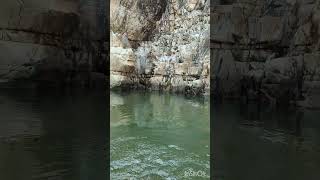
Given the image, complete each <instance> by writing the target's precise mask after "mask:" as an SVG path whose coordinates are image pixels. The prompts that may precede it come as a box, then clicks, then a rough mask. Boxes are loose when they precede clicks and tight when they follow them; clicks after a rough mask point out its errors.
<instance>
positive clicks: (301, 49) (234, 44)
mask: <svg viewBox="0 0 320 180" xmlns="http://www.w3.org/2000/svg"><path fill="white" fill-rule="evenodd" d="M319 3H320V1H319V0H310V1H309V0H308V1H303V0H267V1H265V0H258V1H254V2H253V1H248V0H238V1H234V0H230V1H215V3H214V4H213V5H212V11H211V18H212V21H211V22H212V23H211V24H210V26H211V27H210V28H211V30H212V31H211V33H212V34H211V48H212V51H211V52H212V55H211V57H212V58H211V59H212V61H213V62H212V64H213V65H214V67H213V70H212V76H211V78H212V80H213V81H212V82H214V83H213V84H212V87H213V89H212V91H213V93H214V95H215V97H231V98H239V97H241V96H246V97H247V98H249V99H252V98H253V99H260V100H261V99H262V100H265V99H267V101H269V102H270V101H274V102H276V103H291V102H296V101H300V100H304V99H310V97H316V96H317V95H315V94H314V93H316V94H320V93H319V92H320V91H318V90H317V88H319V86H317V84H318V81H319V67H320V66H319V58H320V57H319V47H320V46H319V44H320V41H319V37H320V36H319V32H320V31H319V24H320V9H319ZM311 94H312V95H311ZM310 102H311V101H310ZM313 102H314V101H313ZM301 104H305V103H301Z"/></svg>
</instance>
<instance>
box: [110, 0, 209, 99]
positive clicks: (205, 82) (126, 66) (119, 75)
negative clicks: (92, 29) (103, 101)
mask: <svg viewBox="0 0 320 180" xmlns="http://www.w3.org/2000/svg"><path fill="white" fill-rule="evenodd" d="M142 7H143V9H142ZM209 13H210V4H209V0H166V1H159V0H158V1H145V0H140V1H130V0H120V1H115V0H114V1H111V15H110V16H111V32H110V39H111V45H110V76H111V78H110V79H111V81H110V85H111V87H112V88H119V87H126V88H139V89H148V90H164V91H172V92H182V93H189V94H208V93H209V86H210V76H209V74H210V49H209V44H210V43H209V35H210V25H209V21H210V15H209Z"/></svg>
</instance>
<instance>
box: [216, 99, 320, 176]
mask: <svg viewBox="0 0 320 180" xmlns="http://www.w3.org/2000/svg"><path fill="white" fill-rule="evenodd" d="M212 110H213V113H214V115H213V117H214V118H213V121H212V123H213V129H212V130H213V132H214V136H213V139H212V143H213V146H214V149H213V163H214V169H213V172H214V177H215V179H218V180H219V179H228V180H238V179H245V180H256V179H266V180H268V179H274V180H278V179H279V180H283V179H290V180H303V179H312V180H316V179H319V178H320V174H319V172H318V169H319V167H320V131H319V130H320V121H318V117H319V115H320V112H319V111H308V110H299V109H295V108H290V107H289V108H271V107H270V108H269V107H267V106H263V105H261V106H259V105H258V104H249V105H243V104H238V103H233V104H231V103H230V104H229V103H225V104H224V105H218V106H216V107H213V108H212Z"/></svg>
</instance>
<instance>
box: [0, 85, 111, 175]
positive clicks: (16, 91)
mask: <svg viewBox="0 0 320 180" xmlns="http://www.w3.org/2000/svg"><path fill="white" fill-rule="evenodd" d="M106 132H107V104H106V94H105V92H92V91H82V90H80V91H74V90H59V89H54V88H45V89H43V88H41V89H39V88H36V87H34V86H33V85H28V86H27V87H26V86H23V87H20V86H7V85H4V84H0V179H1V180H22V179H23V180H31V179H32V180H33V179H35V180H42V179H46V180H48V179H50V180H82V179H83V180H84V179H85V180H89V179H90V180H100V179H101V180H102V179H107V163H108V159H107V156H106V152H107V142H108V139H107V135H106Z"/></svg>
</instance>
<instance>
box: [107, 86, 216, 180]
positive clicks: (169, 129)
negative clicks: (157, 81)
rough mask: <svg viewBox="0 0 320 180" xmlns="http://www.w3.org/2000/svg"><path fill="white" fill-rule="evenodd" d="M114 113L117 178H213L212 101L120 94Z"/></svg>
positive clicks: (115, 95) (113, 170)
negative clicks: (210, 102)
mask: <svg viewBox="0 0 320 180" xmlns="http://www.w3.org/2000/svg"><path fill="white" fill-rule="evenodd" d="M110 109H111V151H110V153H111V162H110V166H111V167H110V168H111V179H115V180H117V179H119V180H120V179H129V178H131V179H209V175H210V172H209V170H210V160H209V159H210V148H209V147H210V127H209V126H210V123H209V100H206V99H203V98H186V97H184V96H179V95H172V94H159V93H156V92H152V93H150V92H146V93H137V92H131V93H116V92H114V93H111V96H110ZM185 172H197V173H198V172H199V174H198V175H199V176H197V175H196V174H195V173H194V174H193V176H192V174H189V175H190V176H189V175H188V174H187V173H186V174H185Z"/></svg>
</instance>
